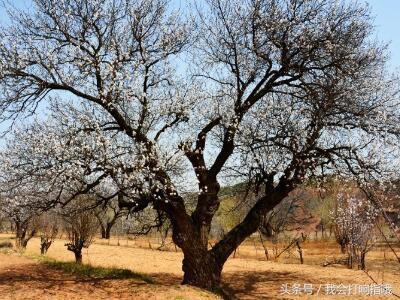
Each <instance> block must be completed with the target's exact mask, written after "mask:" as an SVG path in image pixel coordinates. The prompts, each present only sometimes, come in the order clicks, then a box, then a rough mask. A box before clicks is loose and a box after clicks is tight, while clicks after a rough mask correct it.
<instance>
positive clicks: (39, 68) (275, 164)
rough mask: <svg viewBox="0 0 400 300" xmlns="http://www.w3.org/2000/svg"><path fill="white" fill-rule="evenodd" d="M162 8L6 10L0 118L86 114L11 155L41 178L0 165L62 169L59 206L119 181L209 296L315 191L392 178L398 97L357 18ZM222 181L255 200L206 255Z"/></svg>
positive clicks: (38, 130) (268, 5) (339, 11)
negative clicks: (45, 107)
mask: <svg viewBox="0 0 400 300" xmlns="http://www.w3.org/2000/svg"><path fill="white" fill-rule="evenodd" d="M167 4H168V3H167V1H163V0H151V1H150V0H142V1H130V0H113V1H112V0H84V1H77V0H76V1H75V0H70V1H55V0H35V1H34V7H33V8H32V10H31V11H29V12H23V11H15V10H10V11H11V15H10V17H11V22H12V24H11V25H10V26H7V27H3V28H2V29H1V31H0V61H1V62H0V89H1V94H0V109H1V112H2V116H3V118H4V119H10V118H16V117H18V116H21V115H24V114H25V113H31V112H33V111H35V109H36V107H37V106H38V104H39V103H40V102H41V101H44V100H46V99H49V98H50V97H52V96H53V98H55V100H54V101H55V103H58V104H59V106H67V105H70V106H71V107H77V108H76V109H75V110H74V112H73V114H72V115H73V117H69V116H68V114H67V113H65V111H64V112H61V115H63V116H64V117H63V118H60V117H59V118H57V117H56V118H55V120H54V124H59V125H60V122H61V126H58V125H57V126H55V125H53V126H51V125H48V124H46V122H45V123H40V125H36V126H35V130H33V131H32V132H34V133H35V135H34V136H32V135H30V137H31V140H34V141H36V143H34V142H30V141H29V139H28V140H27V141H26V140H25V141H21V140H19V141H16V142H14V145H15V144H19V145H20V146H19V147H12V148H11V149H10V148H9V150H8V151H9V154H10V155H9V157H13V155H14V156H21V154H18V153H16V151H17V150H18V149H19V150H21V149H26V148H27V149H31V150H32V151H31V153H32V154H33V156H35V155H37V153H38V156H39V157H41V158H42V159H43V158H46V159H43V160H42V161H45V163H44V165H43V166H42V165H41V164H40V161H41V160H40V159H39V160H32V158H25V159H28V161H29V162H30V163H28V164H17V165H18V166H19V168H13V164H12V163H7V164H6V165H7V166H8V168H7V170H8V171H10V172H12V171H11V169H14V171H15V172H17V173H18V172H19V170H21V169H22V170H23V172H31V171H30V169H36V170H37V169H46V170H47V171H49V170H52V169H54V170H56V172H55V171H49V172H50V173H51V172H54V173H51V174H57V175H58V176H56V177H55V178H58V181H57V186H58V187H59V189H60V193H58V194H57V193H55V192H54V191H53V190H52V191H51V192H52V193H53V194H52V197H50V198H49V199H52V200H51V201H53V202H54V201H55V200H54V199H57V201H58V200H62V201H70V200H73V199H74V197H75V196H76V195H77V194H79V193H87V192H89V191H91V190H96V189H97V191H96V192H98V190H99V189H101V188H100V186H101V185H102V183H104V182H105V181H106V182H107V184H110V182H113V183H114V184H115V186H116V188H115V193H125V196H126V197H124V198H123V200H122V201H120V203H119V204H120V205H121V206H124V207H128V208H130V209H131V210H133V211H138V210H141V209H144V208H146V207H149V206H151V207H153V208H154V209H155V210H156V211H157V212H159V213H161V214H164V215H166V216H167V217H168V218H169V220H170V221H171V224H172V228H173V240H174V242H175V243H176V244H177V245H178V246H179V247H180V248H181V249H182V251H183V253H184V260H183V271H184V279H183V283H186V284H193V285H196V286H200V287H204V288H213V287H216V286H218V285H219V284H220V278H221V271H222V268H223V265H224V263H225V261H226V260H227V259H228V257H229V256H230V255H231V253H232V252H233V251H234V249H235V248H236V247H237V246H238V245H239V244H240V243H241V242H242V241H243V240H245V239H246V238H247V237H248V236H249V235H251V234H252V233H254V232H255V231H256V230H257V228H258V227H259V225H260V222H261V221H262V219H263V216H265V214H266V213H268V211H270V210H271V209H273V208H274V207H275V206H276V205H277V204H278V203H280V202H281V201H282V200H283V199H284V198H285V197H287V196H288V194H289V193H290V192H291V191H292V190H293V189H295V188H296V186H298V185H299V184H301V183H302V182H303V181H304V180H306V179H307V178H308V177H310V176H318V177H323V176H324V175H326V174H332V173H335V174H344V175H346V176H352V177H356V179H357V180H358V181H360V182H364V183H367V182H368V181H369V180H372V179H376V177H377V176H380V177H381V178H386V175H388V176H389V175H391V173H390V171H391V170H386V169H385V168H386V167H388V165H387V164H386V162H385V161H384V159H386V158H387V157H389V154H390V155H391V156H392V158H393V157H395V155H396V153H394V152H392V153H389V152H390V151H392V150H393V149H397V148H394V146H395V138H397V133H398V124H399V122H398V111H397V110H398V106H397V105H398V101H397V100H398V99H397V96H398V95H397V91H396V87H395V86H394V82H395V80H394V79H390V78H389V76H388V75H387V72H386V69H385V62H386V52H385V47H384V46H381V45H380V44H379V43H378V42H375V41H374V40H373V37H372V34H373V28H372V24H371V22H372V21H371V18H370V16H369V11H368V8H367V7H364V6H362V5H360V4H358V3H347V2H345V1H328V0H319V1H317V0H291V1H289V0H248V1H239V0H232V1H228V0H208V1H198V2H197V3H194V6H193V12H196V13H194V16H190V15H191V14H188V13H185V12H182V13H179V12H174V11H173V9H172V8H171V7H169V6H167ZM187 16H190V17H187ZM184 18H188V20H189V21H185V20H184ZM57 97H58V98H59V99H58V100H57ZM68 103H69V104H68ZM60 104H61V105H60ZM71 109H72V108H71ZM59 110H60V111H62V108H61V107H59ZM77 120H78V121H79V122H76V121H77ZM49 126H50V129H49ZM63 128H64V129H65V130H61V129H63ZM67 129H68V130H67ZM48 130H49V132H52V133H53V134H50V135H49V134H48ZM48 136H50V138H49V137H48ZM389 136H390V138H389V139H388V137H389ZM46 137H47V138H46ZM55 137H62V138H63V139H61V140H69V142H67V143H65V144H62V145H59V144H58V145H56V144H57V142H58V141H57V140H54V138H55ZM65 138H66V139H65ZM24 142H26V143H25V144H24ZM26 144H27V145H26ZM52 145H53V146H54V147H52ZM382 145H384V147H383V146H382ZM392 146H393V147H392ZM44 149H47V150H46V151H47V152H49V153H50V154H52V155H50V159H48V157H49V156H45V155H43V153H44V152H43V151H45V150H44ZM60 153H62V154H63V155H64V156H62V155H61V156H60V155H59V154H60ZM85 153H86V156H85V155H83V154H85ZM96 153H100V154H96ZM82 155H83V156H82ZM105 158H106V159H105ZM183 159H185V161H184V160H183ZM171 161H172V162H173V163H171ZM32 162H34V163H32ZM185 162H186V164H185ZM63 170H64V171H65V173H63ZM77 170H79V171H77ZM188 170H192V173H191V174H190V173H188V172H187V171H188ZM225 172H226V173H225ZM193 173H194V175H195V176H196V177H195V179H196V181H195V180H191V179H188V178H190V175H192V174H193ZM31 174H32V172H31ZM224 174H227V175H236V176H240V177H242V178H241V179H242V180H246V181H247V182H248V183H249V184H250V185H251V186H252V187H253V188H254V190H255V191H256V192H258V193H256V195H257V199H256V200H255V201H253V203H254V204H253V205H252V207H251V209H249V211H248V213H247V215H246V216H245V217H244V219H243V220H242V221H241V222H240V223H239V224H238V225H237V226H236V227H234V228H233V229H232V230H230V231H229V232H228V233H226V235H225V236H224V237H223V238H222V239H221V240H220V241H219V242H218V243H216V244H215V245H214V247H212V249H208V237H209V233H210V228H211V222H212V219H213V217H214V216H215V214H216V212H217V211H218V208H219V204H220V201H221V200H220V198H219V197H218V192H219V190H220V180H221V179H222V178H223V175H224ZM17 177H18V176H17ZM30 178H32V177H30ZM52 179H53V181H52V182H53V183H54V182H55V179H54V178H52ZM69 181H72V182H74V184H72V185H70V184H68V182H69ZM46 185H47V183H46ZM190 185H192V186H193V185H194V186H195V187H197V188H192V190H194V189H197V190H198V191H199V194H198V198H197V202H196V203H195V205H194V208H193V209H189V208H188V206H187V202H186V201H185V199H186V198H185V197H184V193H183V192H184V191H185V189H186V188H187V186H190ZM66 186H67V188H68V193H67V192H66V190H65V189H64V188H65V187H66ZM60 187H62V188H60ZM182 189H183V190H182ZM63 193H64V196H60V195H61V194H63ZM114 196H115V194H114V195H108V196H104V199H110V197H114ZM65 199H67V200H65ZM49 201H50V200H49Z"/></svg>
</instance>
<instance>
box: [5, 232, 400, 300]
mask: <svg viewBox="0 0 400 300" xmlns="http://www.w3.org/2000/svg"><path fill="white" fill-rule="evenodd" d="M9 237H10V236H4V235H3V236H0V238H1V239H5V238H9ZM64 243H65V241H63V240H56V241H55V243H54V245H52V246H51V247H50V249H49V252H48V254H47V256H48V257H49V258H52V259H56V260H58V261H72V260H73V254H72V253H71V252H68V251H67V250H66V247H65V246H64ZM118 243H119V246H118V245H117V244H118ZM157 245H158V244H157V239H146V238H141V239H137V240H127V239H120V240H117V239H112V240H111V241H104V240H100V239H97V240H96V241H95V243H94V244H93V245H91V246H90V248H88V249H85V251H84V254H83V255H84V258H83V261H84V263H85V264H90V265H92V266H102V267H116V268H126V269H130V270H133V271H135V272H139V273H142V274H146V275H148V276H151V277H152V278H153V279H154V281H155V282H154V283H146V282H144V281H143V280H140V279H93V278H80V277H76V276H74V275H71V274H65V273H63V272H62V271H58V270H54V269H50V268H49V267H47V266H46V265H44V264H43V263H40V262H39V261H38V260H37V259H34V258H35V257H37V256H38V255H39V240H38V239H37V238H34V239H32V240H31V241H30V242H29V244H28V248H27V250H26V252H25V254H24V255H19V254H17V253H14V254H0V299H218V298H219V297H218V296H217V295H215V294H212V293H210V292H206V291H203V290H200V289H196V288H192V287H188V286H181V285H180V280H181V277H182V270H181V261H182V254H181V252H179V251H175V249H174V247H173V246H172V245H170V247H168V249H167V250H166V251H159V250H156V248H157ZM150 247H151V248H153V249H151V248H150ZM334 257H340V253H339V251H338V247H337V246H336V245H335V244H334V243H333V242H313V241H310V242H308V243H305V244H304V263H305V264H304V265H300V264H299V262H298V258H297V257H296V254H295V253H294V252H293V253H292V254H290V255H288V254H285V255H282V256H281V257H280V258H279V260H277V261H266V259H265V256H264V251H263V248H262V247H261V244H259V243H256V242H255V241H254V242H253V241H247V242H246V243H244V245H242V246H240V247H239V249H238V251H237V252H236V256H235V258H233V257H231V258H230V259H229V260H228V262H227V263H226V265H225V268H224V272H223V282H224V288H225V289H226V290H227V291H229V292H230V293H231V294H232V295H234V296H235V297H236V298H238V299H317V298H318V299H336V298H338V297H339V298H343V299H396V297H395V296H379V295H374V296H362V295H352V296H346V295H334V296H331V295H326V293H325V291H324V286H325V285H326V284H337V285H339V284H344V285H367V284H368V285H369V284H373V283H374V282H373V281H372V279H373V280H375V281H376V283H378V284H381V283H386V284H390V285H391V286H392V288H393V289H394V292H395V293H397V294H400V265H399V264H398V263H395V260H394V257H393V256H392V254H391V253H390V252H389V250H383V249H381V250H379V251H378V250H375V251H373V252H371V253H369V254H368V256H367V268H368V273H369V275H370V276H371V277H372V279H371V278H370V277H369V276H368V275H367V274H366V273H364V272H363V271H359V270H349V269H346V268H345V267H344V266H338V265H334V266H330V267H322V266H321V263H322V262H323V261H325V260H326V259H332V258H334ZM284 284H288V285H289V286H292V285H294V284H300V285H301V286H302V285H303V284H313V287H314V288H317V287H318V286H321V287H322V288H321V290H320V292H319V293H318V295H317V292H316V291H314V294H313V295H305V294H304V293H302V294H301V295H286V294H282V292H281V287H282V285H284Z"/></svg>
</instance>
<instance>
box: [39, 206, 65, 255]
mask: <svg viewBox="0 0 400 300" xmlns="http://www.w3.org/2000/svg"><path fill="white" fill-rule="evenodd" d="M59 225H60V224H59V220H58V217H57V216H56V215H55V214H54V213H51V212H50V213H45V214H43V215H41V216H40V218H39V220H38V232H39V236H40V254H41V255H45V254H46V253H47V251H48V250H49V248H50V246H51V244H52V243H53V242H54V240H55V238H56V237H57V234H58V230H59Z"/></svg>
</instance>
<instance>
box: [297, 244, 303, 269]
mask: <svg viewBox="0 0 400 300" xmlns="http://www.w3.org/2000/svg"><path fill="white" fill-rule="evenodd" d="M296 246H297V252H299V257H300V263H301V264H303V263H304V260H303V249H301V245H300V242H299V241H298V240H297V241H296Z"/></svg>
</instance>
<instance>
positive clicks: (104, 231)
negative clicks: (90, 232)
mask: <svg viewBox="0 0 400 300" xmlns="http://www.w3.org/2000/svg"><path fill="white" fill-rule="evenodd" d="M100 230H101V238H102V239H105V238H106V228H105V227H104V226H103V225H100Z"/></svg>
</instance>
